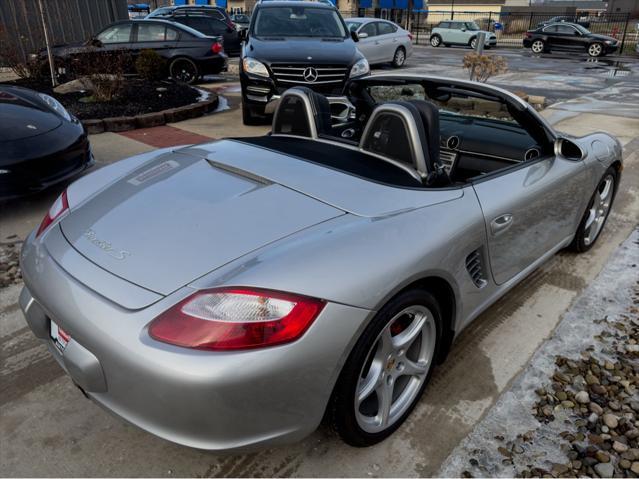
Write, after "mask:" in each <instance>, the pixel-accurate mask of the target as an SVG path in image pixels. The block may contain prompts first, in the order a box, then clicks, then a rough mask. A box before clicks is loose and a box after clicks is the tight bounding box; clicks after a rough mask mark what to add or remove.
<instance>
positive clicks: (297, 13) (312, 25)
mask: <svg viewBox="0 0 639 479" xmlns="http://www.w3.org/2000/svg"><path fill="white" fill-rule="evenodd" d="M253 25H254V26H253V35H255V36H256V37H322V38H345V37H346V31H345V29H344V24H343V23H342V20H341V18H340V16H339V14H338V13H337V12H336V11H335V10H333V9H332V8H331V9H329V8H317V7H279V6H278V7H270V8H269V7H266V8H260V9H259V10H258V12H257V18H256V19H255V21H254V23H253Z"/></svg>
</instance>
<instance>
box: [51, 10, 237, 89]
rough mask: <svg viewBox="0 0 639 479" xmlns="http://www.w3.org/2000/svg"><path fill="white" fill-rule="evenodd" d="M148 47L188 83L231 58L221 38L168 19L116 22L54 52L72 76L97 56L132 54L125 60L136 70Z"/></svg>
mask: <svg viewBox="0 0 639 479" xmlns="http://www.w3.org/2000/svg"><path fill="white" fill-rule="evenodd" d="M149 49H150V50H154V51H156V52H157V53H158V54H159V55H160V56H162V57H163V58H165V59H166V60H167V76H171V77H172V78H173V79H175V80H178V81H182V82H185V83H192V82H193V81H195V80H197V79H198V78H199V77H200V76H202V75H205V74H209V73H210V74H215V73H219V72H221V71H223V70H226V67H227V59H228V57H227V56H226V54H225V53H224V51H223V46H222V41H221V39H220V37H209V36H207V35H204V34H203V33H201V32H198V31H197V30H194V29H192V28H190V27H187V26H186V25H182V24H179V23H175V22H168V21H166V20H126V21H121V22H116V23H113V24H111V25H109V26H108V27H106V28H105V29H104V30H102V31H101V32H99V33H98V34H97V35H95V36H94V37H92V38H91V39H90V40H89V41H87V42H84V43H76V44H66V45H58V46H56V47H54V48H53V55H54V57H55V59H56V66H57V67H58V68H60V67H62V68H63V69H64V72H66V73H67V74H69V73H70V74H71V75H74V74H77V73H80V71H81V69H82V67H83V66H84V65H86V63H87V60H91V59H92V58H93V59H95V55H104V56H114V55H125V56H129V55H130V56H131V60H132V61H128V62H124V65H125V69H126V70H128V71H129V72H130V73H133V72H134V64H135V63H134V60H135V57H136V56H137V55H139V54H140V52H142V50H149ZM41 55H45V53H41ZM92 63H93V62H92ZM106 64H108V63H106Z"/></svg>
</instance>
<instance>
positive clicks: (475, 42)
mask: <svg viewBox="0 0 639 479" xmlns="http://www.w3.org/2000/svg"><path fill="white" fill-rule="evenodd" d="M470 48H472V49H473V50H474V49H475V48H477V39H476V38H473V39H472V40H471V41H470Z"/></svg>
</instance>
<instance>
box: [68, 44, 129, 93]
mask: <svg viewBox="0 0 639 479" xmlns="http://www.w3.org/2000/svg"><path fill="white" fill-rule="evenodd" d="M130 64H131V56H130V54H129V53H128V52H127V51H126V50H112V51H110V52H108V53H104V52H100V51H99V50H97V49H96V50H95V51H92V52H90V53H85V54H84V55H82V56H81V59H80V61H79V62H78V63H77V64H74V69H73V72H71V73H72V75H74V76H86V77H88V78H89V80H90V83H91V86H92V89H93V98H94V99H95V100H96V101H111V100H113V99H114V98H115V97H116V96H117V95H118V93H120V91H121V90H122V88H123V86H124V73H125V72H126V70H127V66H128V65H130Z"/></svg>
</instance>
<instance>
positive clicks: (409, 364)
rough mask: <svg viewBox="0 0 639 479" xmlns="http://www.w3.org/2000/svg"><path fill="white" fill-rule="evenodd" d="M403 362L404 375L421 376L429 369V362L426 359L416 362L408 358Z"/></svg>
mask: <svg viewBox="0 0 639 479" xmlns="http://www.w3.org/2000/svg"><path fill="white" fill-rule="evenodd" d="M403 363H404V369H402V370H401V375H402V376H421V375H423V374H426V372H427V371H428V364H427V363H426V362H425V361H424V362H422V361H418V362H415V361H411V360H410V359H408V358H407V359H405V360H404V361H403Z"/></svg>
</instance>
